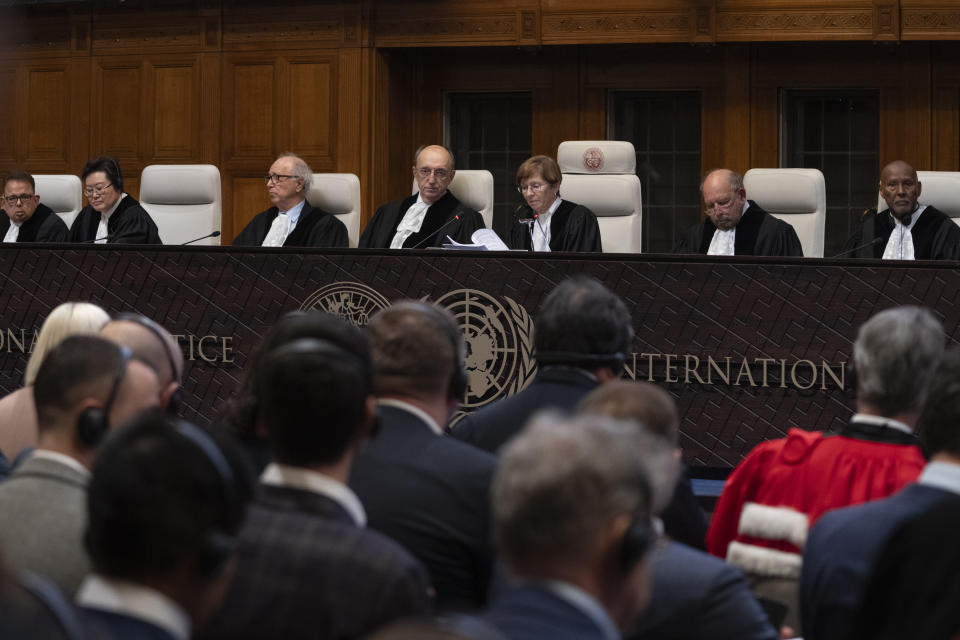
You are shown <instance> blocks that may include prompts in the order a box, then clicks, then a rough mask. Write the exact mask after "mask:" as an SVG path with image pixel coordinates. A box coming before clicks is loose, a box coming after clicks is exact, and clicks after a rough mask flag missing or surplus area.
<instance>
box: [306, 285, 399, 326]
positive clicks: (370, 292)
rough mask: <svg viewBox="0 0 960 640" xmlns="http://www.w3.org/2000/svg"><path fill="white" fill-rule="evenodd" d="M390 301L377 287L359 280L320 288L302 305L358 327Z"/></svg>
mask: <svg viewBox="0 0 960 640" xmlns="http://www.w3.org/2000/svg"><path fill="white" fill-rule="evenodd" d="M389 306H390V303H389V302H388V301H387V299H386V298H384V297H383V296H382V295H380V293H379V292H378V291H377V290H376V289H372V288H371V287H368V286H367V285H365V284H361V283H359V282H334V283H332V284H328V285H327V286H325V287H324V288H322V289H320V290H319V291H317V292H316V293H314V294H313V295H311V296H310V297H309V298H307V300H306V302H304V303H303V304H302V305H301V306H300V310H301V311H310V310H313V309H316V310H317V311H323V312H324V313H329V314H331V315H335V316H339V317H341V318H343V319H344V320H346V321H347V322H349V323H350V324H352V325H354V326H356V327H362V326H365V325H366V324H367V323H368V322H370V317H371V316H373V314H375V313H376V312H377V311H380V310H381V309H386V308H387V307H389Z"/></svg>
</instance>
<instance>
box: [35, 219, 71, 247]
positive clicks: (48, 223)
mask: <svg viewBox="0 0 960 640" xmlns="http://www.w3.org/2000/svg"><path fill="white" fill-rule="evenodd" d="M69 237H70V231H69V230H68V229H67V225H66V223H64V221H63V220H61V219H60V216H58V215H57V214H56V213H51V214H50V215H49V216H47V219H46V220H44V221H43V224H41V225H40V228H39V229H38V230H37V239H36V242H67V240H68V239H69Z"/></svg>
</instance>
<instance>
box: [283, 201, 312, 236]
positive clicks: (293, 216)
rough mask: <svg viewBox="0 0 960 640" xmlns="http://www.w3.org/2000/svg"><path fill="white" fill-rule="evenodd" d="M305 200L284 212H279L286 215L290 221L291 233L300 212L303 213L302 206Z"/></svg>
mask: <svg viewBox="0 0 960 640" xmlns="http://www.w3.org/2000/svg"><path fill="white" fill-rule="evenodd" d="M305 202H306V200H301V201H300V202H298V203H297V204H295V205H293V206H292V207H290V208H289V209H287V210H286V211H280V213H282V214H284V215H286V216H287V217H288V218H289V219H290V230H291V231H292V230H293V228H294V227H295V226H297V220H299V219H300V212H301V211H303V204H304V203H305Z"/></svg>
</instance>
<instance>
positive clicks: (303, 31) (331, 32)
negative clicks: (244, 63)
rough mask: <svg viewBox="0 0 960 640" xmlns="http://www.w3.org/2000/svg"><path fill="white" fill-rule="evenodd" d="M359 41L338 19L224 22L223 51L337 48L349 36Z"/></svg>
mask: <svg viewBox="0 0 960 640" xmlns="http://www.w3.org/2000/svg"><path fill="white" fill-rule="evenodd" d="M348 35H349V36H350V38H351V39H352V40H356V39H357V35H356V33H355V32H353V33H351V34H346V33H344V32H343V21H342V20H341V19H339V18H331V19H319V20H296V21H294V20H287V21H284V22H263V21H257V20H255V19H254V20H250V21H246V20H244V21H242V22H241V21H238V20H231V21H229V22H228V21H227V20H226V19H225V20H224V24H223V48H224V49H231V50H238V49H249V48H258V49H262V48H269V49H289V48H290V45H291V44H298V45H304V44H313V45H319V46H336V45H338V44H340V43H341V42H343V41H344V40H345V39H346V37H347V36H348Z"/></svg>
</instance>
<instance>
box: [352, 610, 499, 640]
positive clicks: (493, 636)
mask: <svg viewBox="0 0 960 640" xmlns="http://www.w3.org/2000/svg"><path fill="white" fill-rule="evenodd" d="M367 640H506V637H505V636H503V635H502V634H501V633H500V632H499V631H497V630H496V629H494V628H493V627H491V626H490V625H488V624H486V623H485V622H483V621H482V620H480V619H479V618H475V617H472V616H467V615H454V616H445V617H442V618H429V619H409V618H408V619H406V620H400V621H398V622H394V623H392V624H389V625H387V626H385V627H381V628H380V629H378V630H377V631H376V633H374V634H373V635H371V636H368V637H367Z"/></svg>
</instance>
